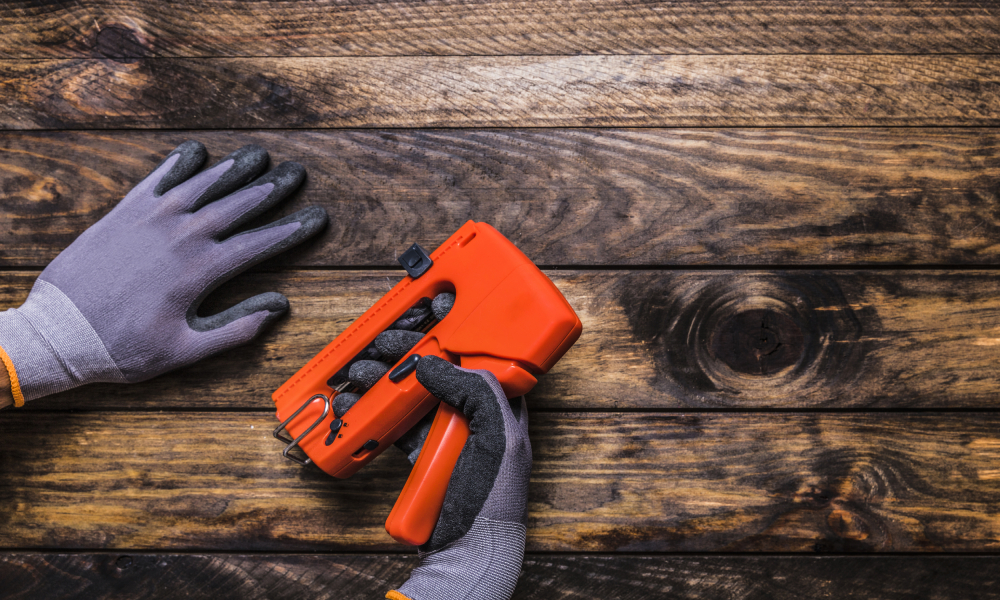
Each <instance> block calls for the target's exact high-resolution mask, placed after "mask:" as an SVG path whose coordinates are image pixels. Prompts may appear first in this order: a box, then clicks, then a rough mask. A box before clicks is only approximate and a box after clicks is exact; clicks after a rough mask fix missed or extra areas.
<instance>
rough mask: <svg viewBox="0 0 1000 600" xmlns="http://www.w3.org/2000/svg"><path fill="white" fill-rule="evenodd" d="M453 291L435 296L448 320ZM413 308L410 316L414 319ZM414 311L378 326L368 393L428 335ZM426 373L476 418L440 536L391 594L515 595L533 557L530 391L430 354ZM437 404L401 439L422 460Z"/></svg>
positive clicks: (430, 386) (361, 373)
mask: <svg viewBox="0 0 1000 600" xmlns="http://www.w3.org/2000/svg"><path fill="white" fill-rule="evenodd" d="M453 302H454V296H453V295H451V294H441V295H439V296H437V297H435V298H434V302H433V304H432V307H433V312H434V314H435V316H436V317H437V318H439V319H440V318H443V317H444V316H445V315H446V314H447V313H448V310H450V308H451V305H452V303H453ZM405 316H406V315H404V317H405ZM405 329H406V324H405V319H400V321H397V323H396V324H395V325H393V327H392V328H390V330H389V331H386V332H384V333H381V334H379V335H378V336H377V337H376V338H375V341H374V346H375V348H376V349H377V350H378V352H379V353H380V355H381V356H380V360H364V361H358V362H356V363H354V365H352V366H351V369H350V375H349V379H350V380H351V381H352V382H353V383H355V385H358V386H359V387H360V388H361V389H362V391H364V390H367V389H368V388H370V387H371V386H372V385H374V384H375V382H376V381H378V380H379V378H381V377H382V376H383V375H384V374H385V373H386V372H388V370H389V369H390V368H391V365H392V364H393V363H395V362H396V361H398V360H399V359H400V358H403V356H405V355H406V354H407V353H408V352H409V350H410V348H412V347H413V346H414V345H415V344H416V343H417V342H418V341H419V340H420V338H421V337H422V336H423V334H422V333H418V332H413V331H406V330H405ZM416 376H417V381H419V382H420V384H421V385H423V386H424V387H425V388H426V389H427V390H428V391H429V392H431V393H432V394H434V395H435V396H436V397H437V398H438V399H440V400H442V401H443V402H447V403H448V404H450V405H451V406H454V407H455V408H457V409H459V410H461V411H462V412H463V413H464V414H465V416H466V417H467V418H468V419H469V428H470V435H469V439H468V441H467V442H466V443H465V447H464V448H463V450H462V454H461V456H459V459H458V463H457V464H456V465H455V470H454V471H453V472H452V476H451V481H450V482H449V484H448V491H447V493H446V494H445V499H444V506H443V507H442V509H441V515H440V516H439V517H438V522H437V525H436V526H435V528H434V532H433V533H432V534H431V539H430V540H429V541H428V542H427V543H426V544H424V545H423V546H421V547H420V549H419V554H420V559H421V561H420V565H419V566H418V567H417V568H416V569H414V570H413V573H411V574H410V579H409V580H408V581H407V582H406V583H404V584H403V585H402V586H401V587H400V588H399V589H398V590H392V591H390V592H389V593H388V594H386V598H389V599H390V600H407V599H409V600H458V599H462V600H487V599H489V600H507V599H508V598H510V597H511V595H512V594H513V593H514V586H515V585H516V584H517V578H518V575H519V574H520V572H521V563H522V561H523V560H524V542H525V522H526V519H527V503H528V479H529V477H530V475H531V443H530V441H529V440H528V412H527V408H526V406H525V403H524V397H523V396H522V397H519V398H515V399H512V400H507V398H506V397H505V396H504V393H503V390H502V389H501V388H500V383H499V382H498V381H497V379H496V377H495V376H494V375H493V374H492V373H490V372H489V371H484V370H475V371H473V370H469V369H463V368H460V367H456V366H454V365H452V364H451V363H449V362H447V361H445V360H442V359H440V358H437V357H436V356H426V357H424V358H421V359H420V362H419V363H417V371H416ZM358 397H359V396H357V395H356V394H339V395H338V396H337V397H336V399H335V400H334V406H333V410H334V412H335V413H337V416H338V417H340V416H342V415H343V414H344V413H345V412H347V409H348V408H350V406H351V405H353V403H354V402H356V401H357V399H358ZM432 419H433V412H432V413H431V414H430V415H428V416H427V417H425V418H424V420H422V421H421V422H420V423H419V424H418V425H416V426H415V427H414V428H413V429H411V430H410V431H409V432H407V434H405V435H404V436H403V437H402V438H400V441H399V442H397V443H396V445H397V446H400V447H401V448H402V449H403V451H404V452H406V453H407V454H408V455H409V458H410V462H416V459H417V457H418V455H419V452H420V447H421V446H422V444H423V441H424V440H425V439H426V437H427V431H428V430H429V428H430V424H431V420H432Z"/></svg>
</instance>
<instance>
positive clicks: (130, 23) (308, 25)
mask: <svg viewBox="0 0 1000 600" xmlns="http://www.w3.org/2000/svg"><path fill="white" fill-rule="evenodd" d="M194 15H197V18H196V19H194V18H192V16H194ZM0 29H3V31H4V32H5V33H6V35H4V36H3V39H2V40H0V57H3V58H50V57H51V58H55V57H141V56H202V57H219V56H372V55H416V54H431V55H475V54H486V55H489V54H493V55H509V54H584V53H585V54H699V53H705V54H772V53H776V54H798V53H820V54H843V53H874V54H882V53H885V54H910V53H933V54H943V53H969V52H996V51H997V50H998V49H1000V37H998V34H997V31H998V29H1000V24H998V21H997V16H996V14H994V13H992V12H991V11H990V10H989V8H988V7H985V6H983V5H982V4H980V3H976V2H966V1H955V0H953V1H949V2H938V3H934V4H933V5H931V4H923V3H909V2H903V1H900V0H882V1H873V0H853V1H848V2H834V1H831V0H822V1H819V2H812V3H809V4H801V3H798V2H788V1H786V2H727V1H721V0H715V1H710V2H670V3H642V4H636V3H631V2H626V1H624V0H596V1H593V2H586V1H583V0H547V1H545V2H490V1H478V2H468V1H459V0H442V1H440V2H434V3H395V2H382V1H378V0H366V1H361V2H359V1H354V2H349V3H348V2H343V1H338V0H320V1H316V2H299V3H294V2H284V3H280V4H275V3H268V2H237V3H233V2H226V1H224V0H188V1H186V2H170V3H155V2H142V1H137V0H133V1H131V2H121V1H113V0H92V1H88V2H85V3H80V2H73V3H68V4H64V3H57V4H50V3H38V2H32V1H29V0H16V1H13V2H8V3H7V6H6V10H5V12H4V13H3V14H2V15H0Z"/></svg>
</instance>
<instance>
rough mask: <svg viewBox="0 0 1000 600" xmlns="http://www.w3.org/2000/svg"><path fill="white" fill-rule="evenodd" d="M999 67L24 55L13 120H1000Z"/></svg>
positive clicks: (728, 60) (665, 59)
mask: <svg viewBox="0 0 1000 600" xmlns="http://www.w3.org/2000/svg"><path fill="white" fill-rule="evenodd" d="M998 72H1000V56H995V55H977V56H971V55H928V56H894V55H880V56H811V55H805V56H803V55H768V56H735V57H734V56H729V55H721V56H650V55H643V56H556V57H531V56H516V57H507V56H500V57H465V56H459V57H349V58H347V57H345V58H337V57H333V58H330V57H323V58H219V59H213V60H203V59H174V58H163V59H135V60H126V61H122V60H113V59H66V60H9V59H8V60H0V97H2V98H4V100H5V109H4V111H3V112H2V113H0V127H2V128H4V129H161V128H167V129H175V128H193V129H203V128H222V129H273V128H290V127H292V128H303V127H581V126H589V127H598V126H599V127H622V126H643V127H652V126H662V127H667V126H670V127H687V126H698V127H712V126H729V127H741V126H756V127H768V126H805V125H826V126H857V125H864V126H879V125H906V126H915V125H933V126H946V125H949V126H963V125H976V126H996V125H998V124H1000V76H998V75H997V73H998ZM206 82H211V83H210V84H208V85H206Z"/></svg>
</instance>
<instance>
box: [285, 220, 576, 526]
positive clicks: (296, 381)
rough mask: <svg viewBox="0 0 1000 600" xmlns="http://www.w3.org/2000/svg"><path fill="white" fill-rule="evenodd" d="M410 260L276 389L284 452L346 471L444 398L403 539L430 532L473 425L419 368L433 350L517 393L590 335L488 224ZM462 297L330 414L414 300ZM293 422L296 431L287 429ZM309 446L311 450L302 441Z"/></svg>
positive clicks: (406, 503)
mask: <svg viewBox="0 0 1000 600" xmlns="http://www.w3.org/2000/svg"><path fill="white" fill-rule="evenodd" d="M399 261H400V263H401V264H402V265H403V268H404V269H405V270H406V271H407V273H408V276H407V277H405V278H404V279H403V280H402V281H400V282H399V283H398V284H397V285H396V286H395V287H393V288H392V289H391V290H390V291H389V292H388V293H387V294H386V295H385V296H383V297H382V299H381V300H379V301H378V302H377V303H376V304H375V305H374V306H372V307H371V308H370V309H369V310H368V311H367V312H365V313H364V314H363V315H361V316H360V317H359V318H358V319H357V320H356V321H355V322H354V323H353V324H352V325H351V326H350V327H348V328H347V329H346V330H344V332H343V333H341V334H340V335H339V336H337V338H336V339H334V340H333V341H332V342H330V344H329V345H328V346H327V347H326V348H324V349H323V351H322V352H320V353H319V354H317V355H316V356H315V357H313V358H312V360H310V361H309V362H308V363H307V364H306V365H305V366H304V367H302V368H301V369H300V370H299V371H298V373H296V374H295V375H294V376H293V377H292V378H291V379H289V380H288V381H286V382H285V383H284V384H283V385H282V386H281V387H280V388H278V390H277V391H275V392H274V394H273V395H272V399H273V400H274V403H275V405H276V406H277V417H278V420H279V421H281V424H280V425H279V426H278V427H277V428H276V429H275V432H274V434H275V437H277V438H278V439H280V440H282V441H283V442H285V443H286V444H287V445H286V447H285V450H284V452H283V454H284V455H285V456H286V457H287V458H289V459H292V460H295V461H296V462H299V463H302V464H309V463H310V462H311V463H315V464H316V466H318V467H319V468H320V469H322V470H323V471H325V472H326V473H328V474H330V475H332V476H334V477H338V478H346V477H349V476H351V475H353V474H354V473H356V472H357V471H358V470H359V469H360V468H361V467H362V466H364V465H365V464H366V463H368V461H370V460H372V459H373V458H375V457H376V456H377V455H378V454H379V453H381V452H382V451H383V450H384V449H386V448H388V447H389V446H390V445H391V444H392V443H393V442H395V441H396V440H397V439H398V438H399V437H400V436H401V435H403V434H404V433H406V432H407V431H408V430H409V429H410V428H411V427H413V426H414V425H415V424H416V423H417V422H418V421H419V420H420V419H421V418H422V417H423V416H425V415H426V414H427V413H429V412H430V411H431V410H433V409H434V407H435V406H436V407H437V414H436V416H435V417H434V421H433V424H432V425H431V428H430V432H429V433H428V436H427V439H426V441H425V442H424V445H423V448H422V449H421V450H420V454H419V457H418V459H417V461H416V464H414V466H413V470H412V471H411V472H410V476H409V478H408V479H407V480H406V484H405V486H404V487H403V491H402V493H400V495H399V498H398V499H397V500H396V504H395V506H394V507H393V509H392V512H391V513H390V514H389V518H388V520H387V521H386V524H385V526H386V531H388V532H389V534H390V535H391V536H392V537H393V538H395V539H396V540H398V541H400V542H402V543H404V544H412V545H420V544H423V543H425V542H426V541H427V540H428V539H429V538H430V535H431V532H432V531H433V529H434V526H435V524H436V523H437V519H438V515H439V514H440V511H441V506H442V504H443V502H444V496H445V492H446V491H447V488H448V482H449V480H450V478H451V473H452V470H453V469H454V467H455V463H456V462H457V461H458V457H459V454H461V452H462V447H463V446H464V445H465V441H466V438H467V437H468V435H469V428H468V422H467V421H466V419H465V417H464V415H462V414H461V413H460V412H458V411H457V410H455V409H454V408H452V407H451V406H449V405H447V404H445V403H442V402H439V400H438V399H437V398H435V397H434V396H432V395H431V394H430V393H429V392H428V391H427V390H426V389H424V387H423V386H422V385H420V383H419V382H417V379H416V376H415V375H414V371H415V370H416V366H417V363H418V362H419V361H420V358H421V357H423V356H427V355H430V354H433V355H435V356H438V357H441V358H443V359H445V360H448V361H450V362H452V363H454V364H457V365H459V366H461V367H463V368H467V369H486V370H488V371H490V372H491V373H493V375H495V376H496V378H497V380H498V381H499V382H500V385H501V387H502V388H503V391H504V393H505V394H506V396H507V397H508V398H513V397H516V396H520V395H522V394H524V393H526V392H528V391H529V390H530V389H531V388H532V387H533V386H534V385H535V383H537V379H536V378H537V377H538V376H539V375H542V374H544V373H546V372H547V371H548V370H549V369H551V368H552V366H553V365H554V364H555V363H556V361H558V360H559V359H560V358H562V356H563V354H564V353H565V352H566V351H567V350H568V349H569V348H570V346H572V345H573V344H574V343H575V342H576V340H577V338H579V337H580V332H581V329H582V324H581V323H580V319H579V317H577V315H576V313H575V312H574V311H573V309H572V307H570V305H569V303H568V302H567V301H566V299H565V298H564V297H563V295H562V293H560V292H559V290H558V289H557V288H556V286H555V285H554V284H553V283H552V281H551V280H549V278H548V277H546V276H545V274H544V273H542V272H541V271H540V270H539V269H538V267H536V266H535V265H534V263H532V262H531V260H529V259H528V257H527V256H525V255H524V254H523V253H522V252H521V251H520V250H518V249H517V247H516V246H514V244H512V243H511V242H510V241H509V240H507V238H505V237H504V236H503V235H501V234H500V232H498V231H497V230H496V229H494V228H493V227H491V226H490V225H488V224H486V223H475V222H473V221H469V222H467V223H466V224H465V225H463V226H462V227H461V228H460V229H459V230H458V231H457V232H455V233H454V234H453V235H452V236H451V237H449V238H448V239H447V240H446V241H445V242H444V244H442V245H441V246H440V247H439V248H438V249H437V250H436V251H435V252H434V253H433V254H430V255H428V254H427V252H426V251H425V250H424V249H423V248H421V247H420V246H418V245H417V244H414V245H413V246H412V247H411V248H410V249H409V250H407V251H406V252H404V253H403V254H402V255H401V256H400V258H399ZM444 292H450V293H452V294H454V295H455V302H454V306H453V307H452V309H451V311H450V312H448V314H447V316H445V317H444V318H443V319H442V320H440V321H437V322H430V323H426V324H424V325H423V327H422V329H423V330H426V331H427V333H426V335H424V337H423V338H422V339H421V340H420V341H419V342H418V343H417V344H416V345H415V346H414V347H413V348H412V350H411V351H410V352H409V354H408V355H406V356H404V357H403V358H402V359H400V360H399V361H398V362H397V363H396V364H395V365H394V366H393V368H392V369H391V370H390V371H389V372H388V373H387V374H386V375H385V376H383V377H382V378H381V379H380V380H379V381H378V382H377V383H375V385H374V386H372V387H371V388H370V389H369V390H368V391H367V392H365V393H364V394H363V395H362V396H361V398H360V399H359V400H358V401H357V403H356V404H354V406H352V407H351V408H350V409H349V410H347V412H346V413H345V414H344V415H343V416H342V417H341V418H339V419H338V418H336V415H334V414H331V401H332V399H333V398H334V397H335V396H336V394H338V393H342V392H346V391H353V390H352V389H351V384H350V382H349V381H348V379H347V373H348V371H349V369H350V366H351V364H353V363H354V362H356V361H358V360H365V359H368V358H372V357H375V358H376V359H377V356H376V355H377V350H375V348H374V346H373V344H372V341H373V340H374V338H375V336H377V335H378V334H379V333H381V332H383V331H385V330H386V329H388V328H389V326H390V325H392V324H393V323H394V322H396V321H397V319H399V318H400V317H401V316H402V315H403V313H404V312H406V311H407V310H408V309H410V308H412V307H414V306H418V305H420V304H421V303H427V302H429V300H430V299H431V298H433V297H435V296H436V295H437V294H440V293H444ZM285 432H287V434H289V435H285ZM295 447H298V448H301V450H302V451H304V452H305V454H306V456H307V458H305V459H302V458H299V457H297V456H295V454H292V453H291V452H292V450H293V449H294V448H295Z"/></svg>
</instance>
